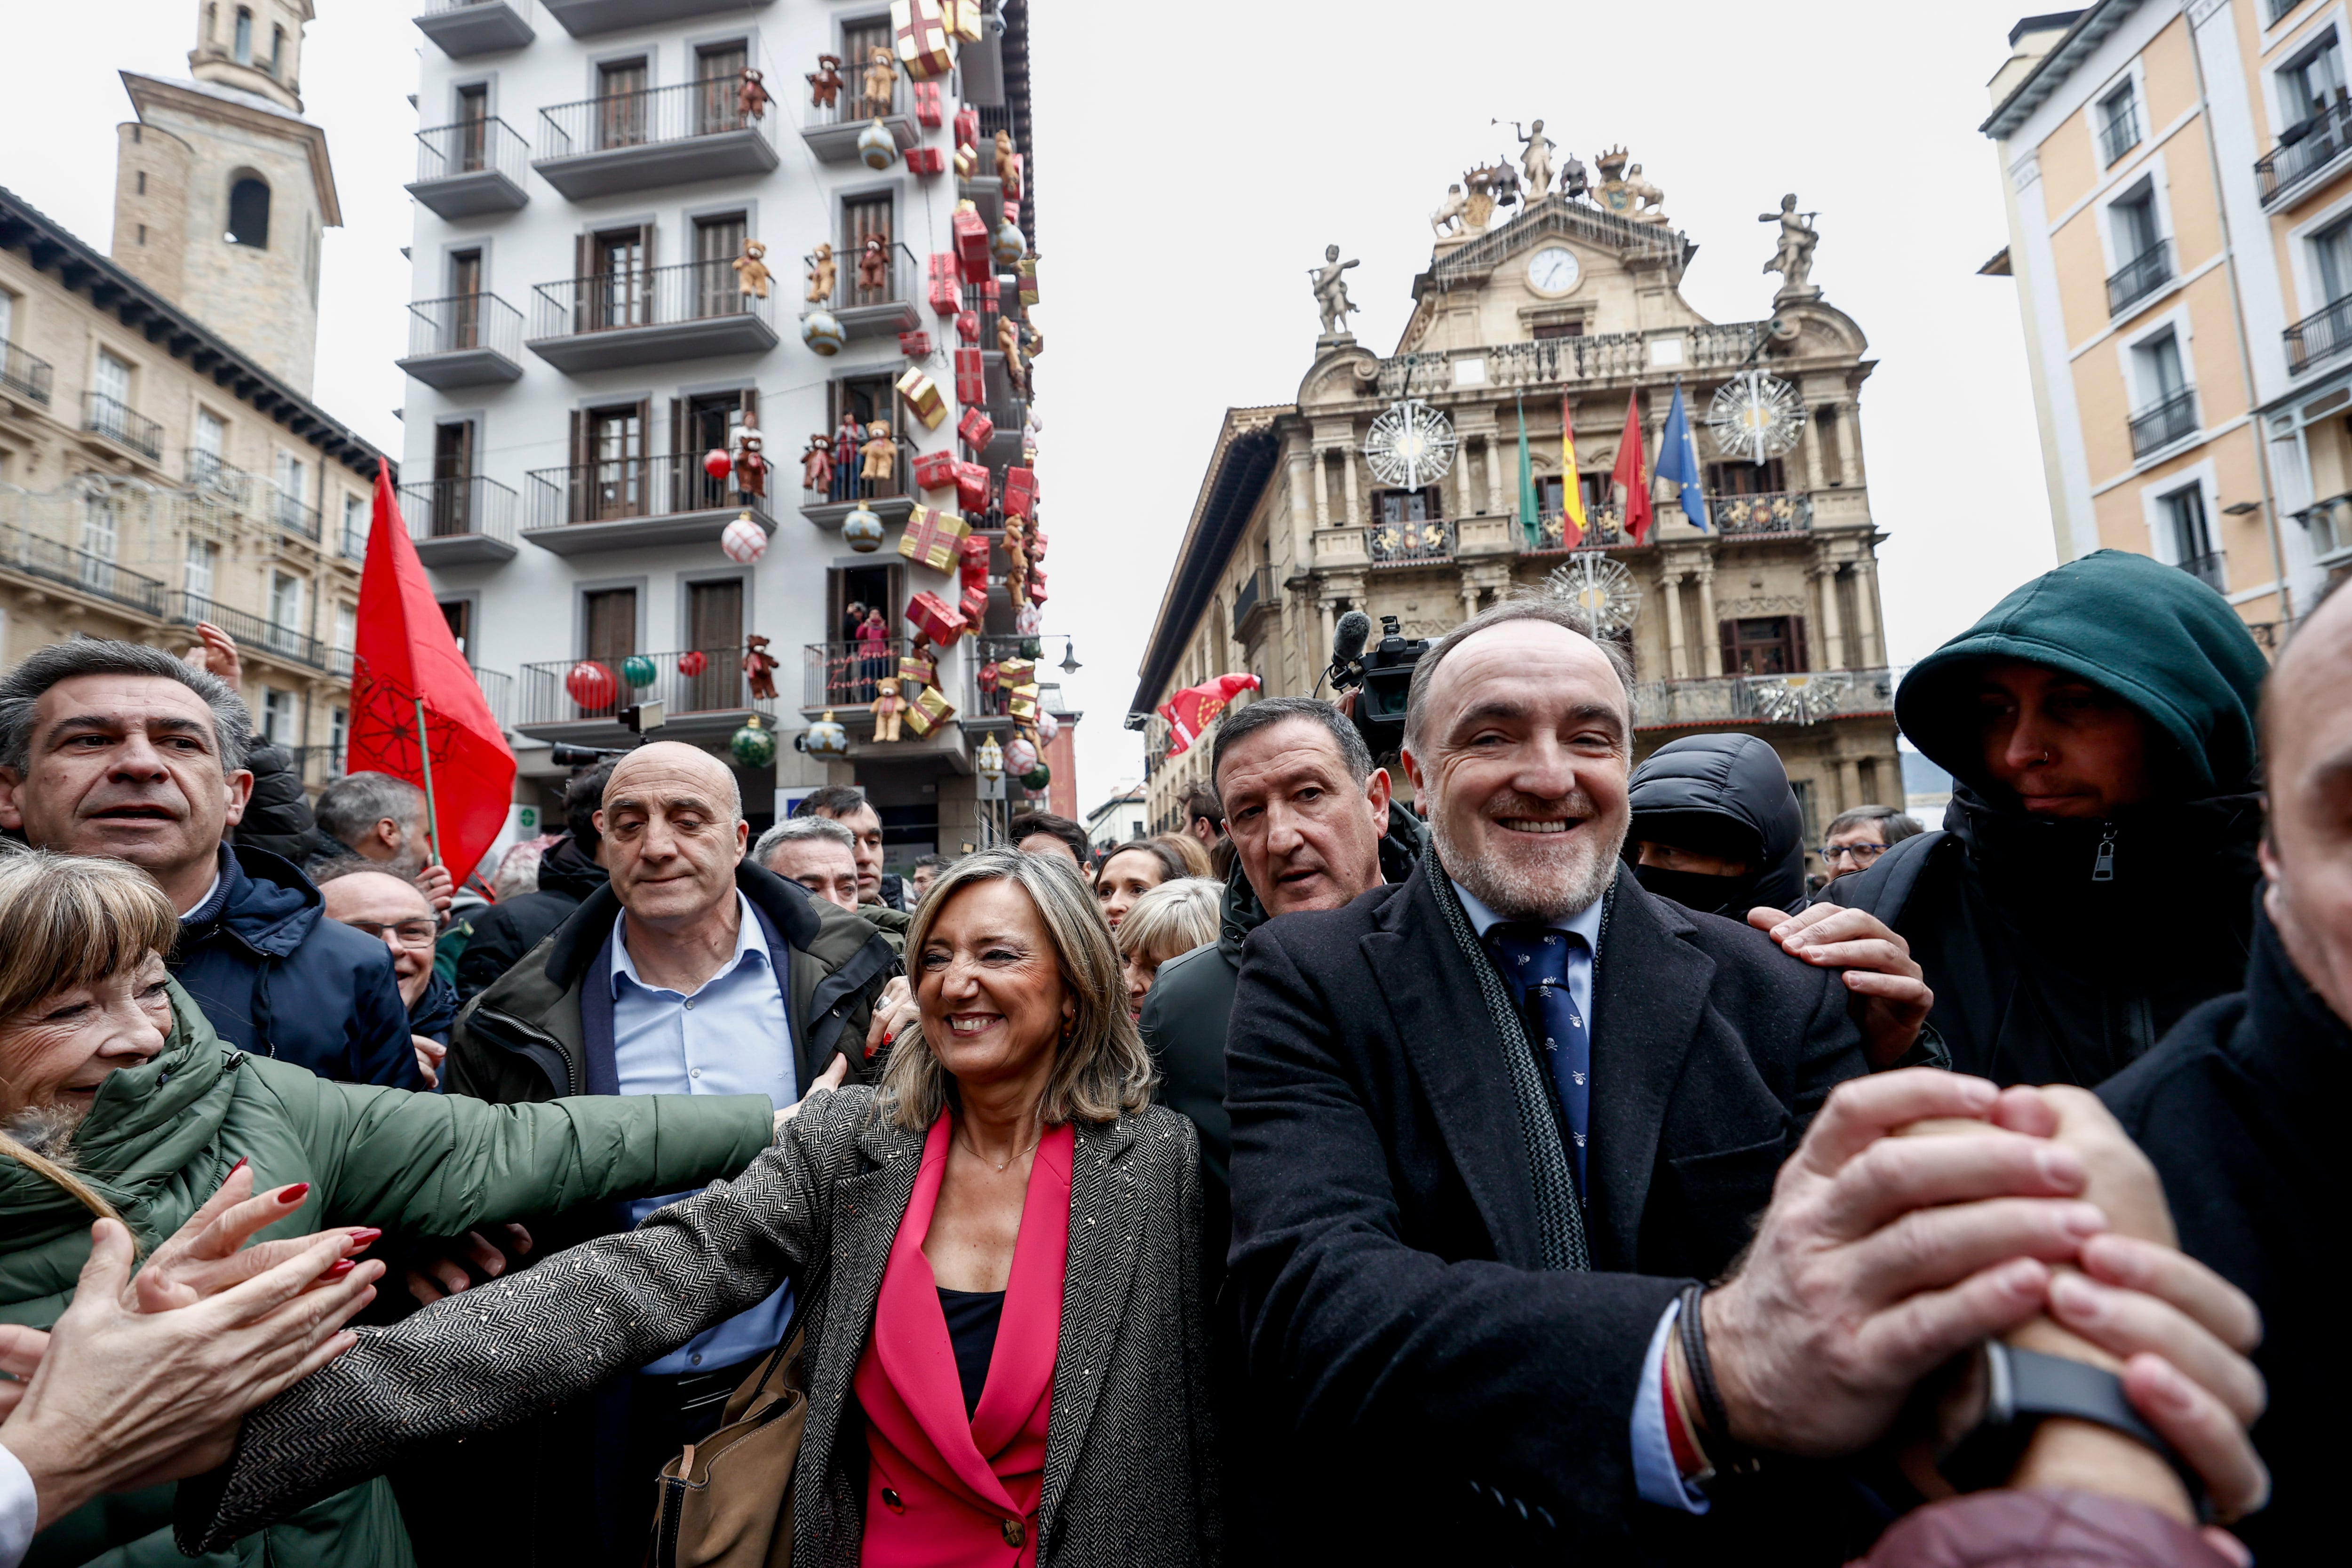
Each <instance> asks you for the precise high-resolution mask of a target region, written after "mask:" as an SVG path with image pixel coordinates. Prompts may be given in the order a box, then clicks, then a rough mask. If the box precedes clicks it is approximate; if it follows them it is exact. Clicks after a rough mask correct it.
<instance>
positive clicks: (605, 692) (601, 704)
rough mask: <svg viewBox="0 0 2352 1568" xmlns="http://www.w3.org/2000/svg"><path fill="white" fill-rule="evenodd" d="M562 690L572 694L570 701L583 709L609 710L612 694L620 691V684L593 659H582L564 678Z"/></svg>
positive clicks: (609, 671) (611, 703) (610, 672)
mask: <svg viewBox="0 0 2352 1568" xmlns="http://www.w3.org/2000/svg"><path fill="white" fill-rule="evenodd" d="M563 689H564V690H566V691H569V692H570V693H572V701H574V702H577V703H578V704H580V706H581V707H583V708H609V707H611V706H612V705H613V697H614V693H615V692H617V691H619V690H620V682H619V681H617V680H615V679H614V678H613V672H612V671H611V670H609V669H607V668H604V666H603V665H601V664H598V663H597V662H596V661H595V660H594V659H593V658H583V659H582V660H581V661H580V662H579V663H578V664H575V665H573V666H572V669H571V672H570V673H569V674H567V675H565V676H564V678H563Z"/></svg>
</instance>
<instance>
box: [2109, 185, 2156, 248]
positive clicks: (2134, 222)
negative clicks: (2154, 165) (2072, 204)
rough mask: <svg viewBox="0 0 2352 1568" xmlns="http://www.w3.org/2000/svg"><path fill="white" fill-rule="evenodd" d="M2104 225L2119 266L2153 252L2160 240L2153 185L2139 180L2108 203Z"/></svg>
mask: <svg viewBox="0 0 2352 1568" xmlns="http://www.w3.org/2000/svg"><path fill="white" fill-rule="evenodd" d="M2107 223H2108V225H2109V229H2108V232H2109V235H2110V237H2112V238H2113V239H2114V241H2115V246H2116V261H2117V262H2118V263H2119V264H2122V265H2125V266H2128V265H2129V264H2130V263H2132V262H2134V261H2136V260H2137V259H2138V258H2141V257H2143V256H2146V255H2147V253H2148V252H2149V251H2151V250H2154V249H2155V248H2156V247H2157V245H2158V241H2159V240H2160V239H2161V238H2162V236H2160V235H2159V234H2158V232H2157V225H2156V183H2155V182H2154V181H2153V180H2142V181H2141V182H2140V183H2139V184H2137V185H2136V186H2134V187H2133V188H2132V190H2131V192H2130V193H2129V194H2128V195H2125V196H2122V197H2120V198H2119V199H2117V200H2116V201H2114V202H2111V203H2109V204H2108V205H2107Z"/></svg>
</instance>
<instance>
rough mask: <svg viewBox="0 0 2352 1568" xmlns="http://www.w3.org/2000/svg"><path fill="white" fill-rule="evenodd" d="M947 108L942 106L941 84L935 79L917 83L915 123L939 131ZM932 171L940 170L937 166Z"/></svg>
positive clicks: (937, 171) (910, 161) (909, 160)
mask: <svg viewBox="0 0 2352 1568" xmlns="http://www.w3.org/2000/svg"><path fill="white" fill-rule="evenodd" d="M945 116H946V110H943V109H941V108H940V84H939V83H938V82H935V81H919V82H917V83H916V84H915V123H916V124H918V125H921V126H925V127H927V128H929V129H930V130H933V131H937V130H938V129H939V128H940V125H941V124H942V123H943V122H944V121H945ZM936 155H937V154H934V156H936ZM913 161H914V160H912V159H911V158H910V159H908V163H912V162H913ZM931 172H932V173H933V174H937V173H939V170H938V169H937V168H936V167H935V168H933V169H932V171H931Z"/></svg>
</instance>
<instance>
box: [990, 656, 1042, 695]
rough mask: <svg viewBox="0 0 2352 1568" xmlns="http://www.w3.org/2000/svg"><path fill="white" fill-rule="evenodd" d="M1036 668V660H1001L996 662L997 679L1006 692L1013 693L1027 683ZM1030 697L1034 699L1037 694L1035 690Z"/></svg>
mask: <svg viewBox="0 0 2352 1568" xmlns="http://www.w3.org/2000/svg"><path fill="white" fill-rule="evenodd" d="M1036 668H1037V661H1036V660H1035V659H1034V658H1000V659H998V660H997V661H996V679H997V681H998V683H999V684H1000V685H1001V686H1002V687H1003V689H1005V690H1007V691H1011V690H1012V689H1013V688H1015V687H1017V686H1020V685H1021V684H1022V683H1023V682H1024V681H1027V680H1028V679H1029V678H1030V676H1031V674H1032V673H1033V672H1034V670H1035V669H1036ZM1029 695H1031V696H1032V697H1034V696H1035V695H1036V692H1035V691H1034V690H1033V691H1031V692H1030V694H1029Z"/></svg>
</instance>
